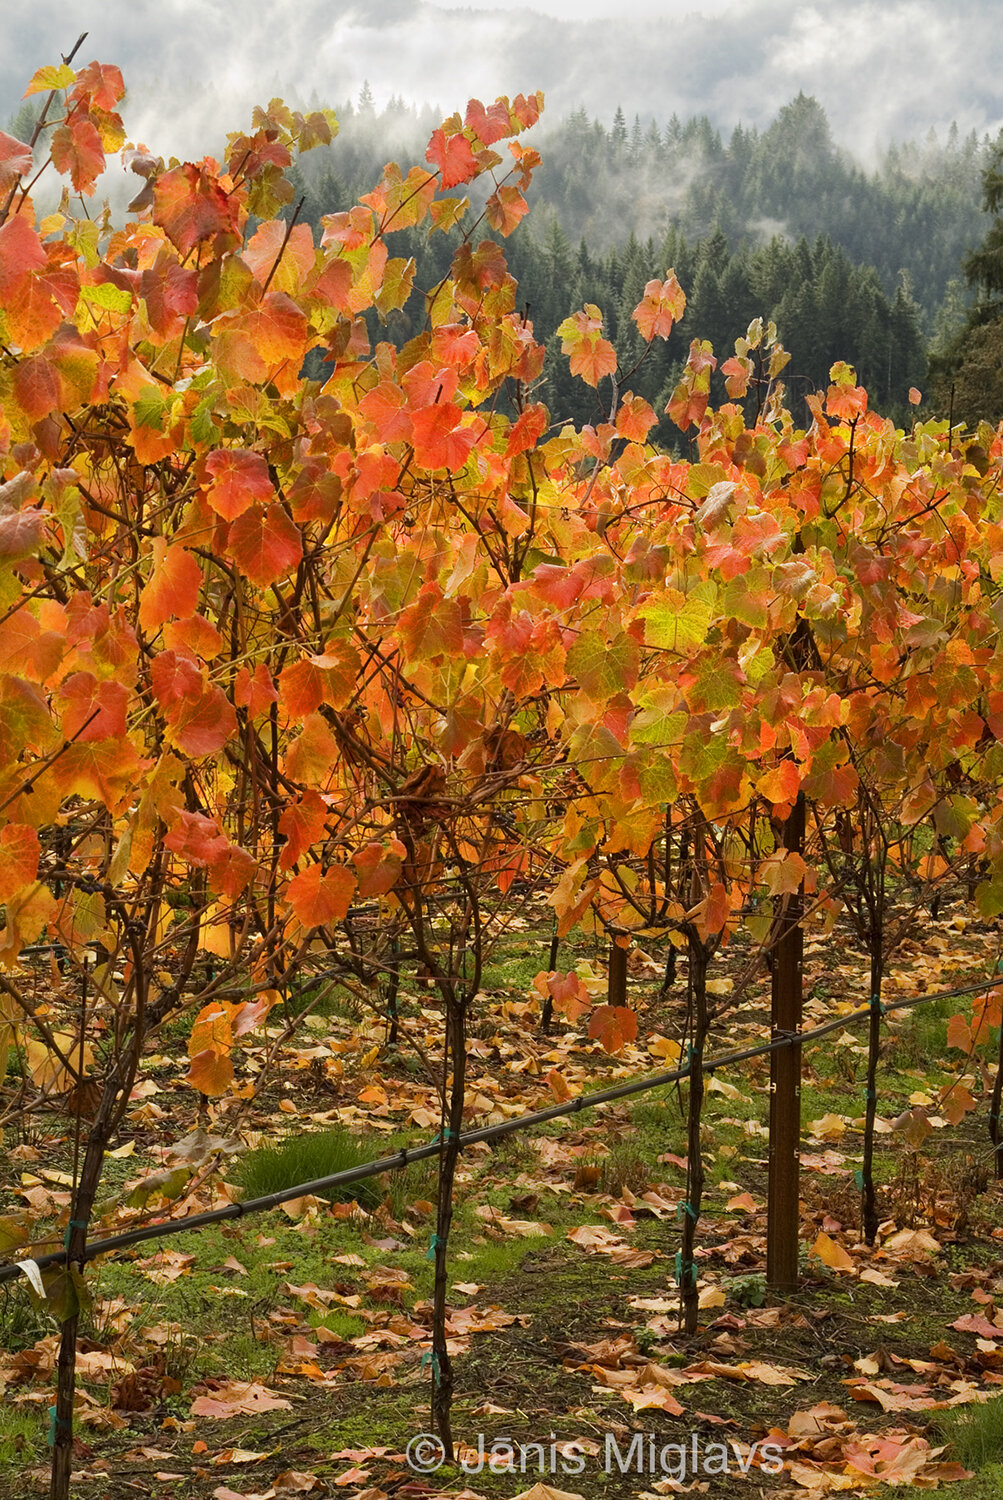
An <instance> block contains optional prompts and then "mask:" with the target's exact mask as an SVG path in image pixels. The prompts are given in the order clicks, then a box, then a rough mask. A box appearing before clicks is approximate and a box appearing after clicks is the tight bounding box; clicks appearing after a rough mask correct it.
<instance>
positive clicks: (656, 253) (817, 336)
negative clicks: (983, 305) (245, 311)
mask: <svg viewBox="0 0 1003 1500" xmlns="http://www.w3.org/2000/svg"><path fill="white" fill-rule="evenodd" d="M338 115H339V119H340V121H341V125H342V129H341V134H340V135H339V137H338V139H337V140H336V141H335V142H334V144H333V146H332V147H331V148H330V149H328V150H324V151H319V152H317V153H315V156H314V158H313V159H309V160H308V161H307V162H305V163H304V165H303V168H302V175H301V177H300V182H299V186H300V189H301V192H302V194H303V197H304V205H303V209H302V213H303V215H304V216H305V217H306V218H307V219H308V220H309V221H310V222H311V223H314V224H318V223H319V221H320V219H321V218H322V216H323V215H324V214H328V213H332V212H338V211H340V210H342V209H344V208H346V207H347V206H348V205H349V204H350V203H352V202H355V201H356V200H357V197H358V195H359V194H360V193H361V192H365V191H366V189H367V188H368V187H369V186H371V185H372V183H373V182H374V181H376V180H377V178H378V176H379V174H380V172H381V170H382V166H383V163H384V161H385V160H387V159H388V158H390V157H397V158H399V157H402V156H406V154H407V150H408V147H409V146H410V147H412V148H414V150H415V154H416V157H417V158H418V159H420V151H419V148H418V143H419V142H420V141H421V140H422V139H424V137H425V136H426V135H427V133H428V130H429V128H430V126H431V124H432V121H433V117H434V111H431V110H429V109H423V110H417V109H415V108H413V107H411V106H409V105H407V104H405V103H404V101H403V100H402V99H399V98H392V99H391V100H390V101H389V103H388V104H387V106H386V107H385V108H384V109H382V110H377V109H376V108H375V107H374V104H373V100H372V96H371V93H370V92H369V90H368V88H364V89H363V91H362V94H361V96H360V98H359V99H358V100H357V101H356V102H355V103H351V102H349V103H347V104H342V105H341V106H340V108H339V109H338ZM534 136H535V142H536V144H537V146H538V149H539V150H540V151H541V153H542V156H543V164H542V166H541V167H540V168H539V169H538V171H537V173H536V175H535V178H534V182H533V186H532V189H531V190H530V193H529V201H530V212H529V214H528V216H527V218H526V219H525V221H524V222H523V223H522V224H521V225H520V226H519V228H518V229H517V230H516V231H515V233H514V234H512V235H511V236H510V238H509V240H508V242H507V246H508V256H509V262H510V266H511V269H512V271H513V274H514V275H516V277H517V278H518V281H519V288H520V298H521V301H522V305H523V306H524V307H525V310H526V314H527V316H528V317H529V318H530V319H531V320H532V323H533V326H534V330H535V332H536V335H537V337H538V338H540V339H541V341H543V342H544V343H546V345H547V348H548V359H547V365H546V369H545V375H544V380H545V386H544V389H543V390H542V391H541V396H542V397H543V399H545V400H546V401H547V404H548V406H549V407H550V409H551V413H552V416H553V418H554V419H555V420H564V419H567V420H574V421H577V422H583V421H594V420H596V419H597V418H598V417H599V416H600V414H601V412H600V407H599V405H598V403H597V401H596V397H595V395H594V393H592V392H589V391H586V390H584V389H583V388H582V386H581V384H580V382H576V381H572V380H571V379H570V377H569V376H568V375H567V371H566V364H565V363H564V362H563V361H561V360H560V359H559V358H558V355H559V351H560V341H559V339H557V338H556V333H555V331H556V329H557V327H558V325H559V324H560V323H561V321H562V320H563V319H564V318H565V317H567V316H568V315H569V313H571V312H572V311H573V309H575V308H577V307H581V306H582V305H583V303H585V302H592V303H594V304H595V305H596V306H598V307H599V308H600V309H601V310H602V311H603V313H604V315H605V317H606V325H607V326H606V336H607V337H609V338H610V339H611V340H612V342H613V343H614V345H615V346H616V349H617V352H618V355H619V356H620V359H621V364H622V365H623V366H625V367H626V366H628V365H629V364H630V362H631V357H632V354H633V352H634V351H633V343H634V342H636V338H637V335H636V329H634V328H633V326H632V325H631V323H630V320H629V317H628V316H627V311H629V309H630V308H631V307H633V306H634V305H635V304H636V302H637V300H638V297H639V296H640V294H641V290H642V289H643V286H644V284H645V282H646V281H647V280H648V279H649V278H651V277H652V276H654V275H656V274H657V275H661V274H663V273H664V271H665V269H666V267H668V266H674V267H675V269H676V272H677V274H678V275H679V277H680V279H681V281H682V283H683V285H684V286H685V288H686V291H687V296H688V299H689V306H688V311H687V314H686V317H685V318H684V319H683V321H682V324H681V326H680V327H679V328H678V329H677V330H676V331H674V333H673V336H672V338H671V339H669V340H668V341H667V342H666V343H665V345H664V346H662V347H661V348H660V349H659V351H658V358H657V359H651V358H649V360H648V361H647V363H646V364H645V366H644V369H643V371H642V372H641V373H640V376H639V379H638V381H637V393H638V394H640V395H643V396H645V397H646V399H648V400H649V401H651V402H652V403H653V404H655V407H656V410H657V411H661V409H662V407H664V404H665V396H666V393H667V391H668V390H670V389H671V388H672V386H673V385H674V384H675V381H676V380H677V379H678V376H679V371H680V369H681V368H682V365H683V362H684V360H685V357H686V353H687V351H688V348H689V342H690V340H691V339H692V338H694V337H699V338H702V339H709V340H710V341H711V342H712V343H713V345H714V349H715V352H716V353H717V354H718V356H719V357H720V358H721V359H724V358H726V357H727V355H728V354H729V353H730V351H731V346H732V344H733V343H734V340H735V339H736V338H737V337H739V336H741V335H742V334H744V333H745V331H746V329H747V327H748V325H749V323H750V322H751V321H752V320H753V318H756V317H762V318H763V319H764V320H772V321H774V322H775V323H776V325H777V329H778V332H779V336H780V338H781V340H782V341H783V343H784V345H785V346H786V348H787V349H788V350H790V352H791V354H792V361H791V364H790V366H789V368H788V370H787V372H786V379H787V381H788V385H789V388H790V391H791V398H792V401H793V402H794V403H795V408H796V409H797V406H798V400H799V398H800V397H803V395H804V394H806V393H807V392H809V391H811V390H814V389H817V388H818V387H820V386H824V385H825V383H826V381H827V379H828V371H829V367H830V365H831V364H833V363H834V361H836V360H838V359H843V360H846V361H848V362H849V363H851V364H853V365H854V366H855V368H856V369H857V371H858V375H859V377H860V379H861V380H862V381H863V382H864V384H866V386H867V388H868V389H869V390H870V391H871V392H872V395H873V398H874V400H875V401H876V402H878V403H880V404H881V406H882V407H883V409H885V410H887V411H888V412H889V413H891V414H895V413H896V412H899V413H903V414H904V411H905V407H906V401H907V393H908V391H909V388H910V387H911V386H914V385H919V384H920V383H921V382H923V381H924V380H925V377H926V374H927V353H928V350H929V349H930V347H931V346H932V345H933V346H936V347H938V348H939V347H947V346H948V345H949V344H950V342H951V340H952V338H955V337H956V336H957V332H958V330H959V328H961V327H962V326H963V325H964V323H965V319H966V316H967V307H968V304H969V302H970V301H971V293H970V291H969V290H968V289H967V288H966V285H965V283H964V280H963V277H962V269H961V268H962V263H963V261H964V258H965V256H966V254H968V253H970V252H971V250H972V248H973V247H974V246H975V245H976V244H977V243H978V242H979V240H980V239H981V237H982V235H983V234H984V232H985V229H986V225H987V223H988V219H987V215H986V211H985V208H984V206H983V204H982V179H983V175H984V173H985V171H986V169H987V166H988V164H989V162H990V161H991V160H992V157H993V152H994V150H995V147H996V144H997V143H996V142H993V141H991V140H990V139H989V138H988V137H983V138H982V139H979V138H978V137H977V136H976V135H975V133H974V132H972V133H970V134H969V135H967V136H965V137H962V136H961V135H960V134H959V132H958V131H957V130H956V129H952V130H951V131H950V132H949V134H948V136H947V138H946V139H945V140H943V141H940V140H938V139H937V137H936V135H935V134H934V133H933V132H931V133H930V134H929V135H928V137H927V138H926V140H924V141H923V142H905V143H901V144H898V145H895V146H893V147H891V148H890V149H889V150H888V151H887V152H886V154H885V156H884V157H883V159H882V160H881V162H880V163H879V165H878V166H877V168H875V169H874V170H873V171H869V172H868V171H865V170H864V168H863V167H862V166H860V165H859V163H857V162H855V161H854V160H853V159H852V157H851V156H850V155H849V154H848V153H847V152H846V151H844V150H843V149H841V148H840V147H839V146H837V144H836V143H835V141H834V139H833V136H832V132H831V130H830V128H829V124H828V121H827V119H826V115H825V112H824V111H823V109H822V108H821V106H820V105H819V104H818V102H817V101H816V100H815V99H813V98H810V97H808V96H806V95H805V94H803V93H802V94H799V95H798V96H797V97H796V98H795V99H794V100H793V101H792V102H791V103H789V104H787V105H785V106H784V107H783V108H782V109H780V111H779V112H778V114H777V116H776V118H775V120H774V121H773V122H772V124H770V125H769V126H768V127H767V128H766V129H765V130H762V131H759V130H756V129H744V128H743V127H741V126H736V128H735V129H734V130H733V131H732V132H731V135H730V136H729V137H728V138H727V139H725V138H724V137H723V136H722V134H721V132H720V131H718V130H716V129H715V128H714V127H713V126H712V125H711V123H710V121H709V120H708V119H707V118H706V117H705V116H704V117H697V118H693V119H690V120H687V121H686V122H682V121H680V120H679V119H678V118H676V117H673V118H671V119H670V120H669V121H668V122H667V123H666V122H662V123H660V122H658V121H657V120H654V119H648V120H646V121H644V120H642V119H640V117H637V116H635V118H634V119H633V120H628V118H627V116H626V115H625V113H624V111H623V110H622V109H618V110H617V111H616V113H615V115H614V117H613V119H612V120H611V121H610V122H608V123H607V124H604V123H603V122H602V121H600V120H597V119H593V118H591V117H590V116H589V115H588V114H587V113H586V111H584V110H578V111H576V112H575V113H573V114H571V115H569V116H567V117H566V118H565V119H563V120H561V121H559V122H557V123H554V122H550V123H549V124H544V122H541V125H540V126H539V127H537V130H536V131H535V132H534ZM484 232H485V233H487V232H488V231H487V230H486V229H485V231H484ZM396 239H397V244H396V247H395V253H397V254H407V255H413V256H414V257H415V260H416V263H417V272H416V277H415V287H416V289H417V288H420V289H425V288H427V287H429V286H432V285H434V284H435V282H436V281H437V280H438V279H439V278H440V277H441V276H442V275H444V274H445V272H446V270H447V268H448V265H449V261H450V257H451V254H452V251H453V248H454V246H453V243H452V241H451V240H450V238H449V236H443V235H437V236H435V237H433V239H432V240H427V239H425V238H423V237H418V236H416V235H409V234H407V233H402V234H401V235H399V236H397V237H396ZM421 316H422V314H421V312H420V298H419V296H418V293H417V291H416V293H415V295H414V296H413V298H412V300H411V301H410V302H409V303H408V304H406V306H405V307H404V309H403V310H402V311H401V312H399V313H395V314H394V315H393V317H392V319H391V320H390V323H389V324H388V326H387V329H386V330H385V331H384V333H383V335H382V336H383V337H384V338H386V337H389V338H390V340H391V341H392V342H395V343H398V344H400V343H403V342H404V341H406V339H407V338H408V337H410V336H411V335H412V334H413V332H414V331H416V327H415V324H414V319H415V318H419V319H420V317H421ZM719 380H720V377H715V381H719ZM716 395H717V397H718V398H719V399H724V396H723V386H722V387H720V388H719V389H717V390H716ZM659 403H660V404H659ZM802 411H803V408H802ZM663 427H664V429H665V430H664V431H661V432H660V433H659V437H660V439H661V440H662V441H670V440H671V433H670V425H669V423H668V422H667V421H664V422H663Z"/></svg>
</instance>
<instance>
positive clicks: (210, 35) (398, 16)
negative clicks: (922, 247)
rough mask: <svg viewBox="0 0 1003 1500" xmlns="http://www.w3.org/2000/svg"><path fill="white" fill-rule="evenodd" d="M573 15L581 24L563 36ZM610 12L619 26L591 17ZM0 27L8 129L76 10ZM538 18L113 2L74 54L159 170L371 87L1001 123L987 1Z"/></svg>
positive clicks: (678, 108) (721, 120)
mask: <svg viewBox="0 0 1003 1500" xmlns="http://www.w3.org/2000/svg"><path fill="white" fill-rule="evenodd" d="M572 10H573V11H574V16H575V19H574V20H568V19H562V17H565V16H567V15H568V14H569V12H571V11H572ZM600 10H608V11H610V12H615V18H613V17H612V16H611V17H609V18H607V19H605V20H599V19H595V16H596V15H597V13H598V12H599V11H600ZM18 11H19V12H20V13H19V14H18V15H16V16H15V17H14V18H12V19H7V20H6V21H5V32H6V35H5V47H4V50H3V53H2V54H0V122H2V120H4V119H5V118H7V117H8V116H9V115H10V114H11V113H13V111H14V110H15V109H16V108H17V103H18V97H19V94H20V91H21V89H23V87H24V84H25V82H26V80H27V78H28V77H29V76H30V74H31V73H32V72H33V71H34V69H35V68H37V67H38V66H40V65H41V64H43V63H47V62H52V61H54V60H56V59H57V57H58V55H59V54H60V52H62V51H65V50H67V49H68V48H69V47H70V46H72V44H73V42H74V41H75V39H76V33H77V18H78V17H79V15H80V12H79V8H78V7H77V6H75V5H70V4H69V3H67V0H35V3H33V4H32V5H31V6H30V7H27V6H22V7H18ZM537 11H538V12H540V11H546V12H547V13H546V14H541V13H534V12H533V11H531V10H530V9H528V8H526V7H523V6H518V5H516V3H515V0H502V3H500V4H499V5H498V6H496V7H492V8H489V7H488V6H487V5H486V4H478V5H477V7H476V8H474V7H472V6H470V5H469V4H465V5H462V6H461V5H460V4H459V3H457V4H455V5H454V4H453V0H448V5H447V7H446V8H443V6H437V5H433V4H429V3H417V4H415V3H413V0H366V3H355V0H242V3H241V5H240V7H239V11H237V10H235V9H234V7H233V4H232V0H139V3H136V0H103V3H102V5H101V7H100V9H99V10H98V11H96V12H95V13H94V15H95V19H94V22H93V29H92V31H91V34H90V36H89V37H88V39H87V41H86V42H85V44H84V46H83V48H82V51H81V53H80V56H81V57H82V58H83V59H84V60H89V59H90V58H91V57H94V56H98V57H100V58H101V59H102V60H104V61H109V62H117V63H118V64H119V65H120V66H121V67H122V69H123V72H124V74H125V77H126V82H127V84H128V86H129V98H128V101H127V106H126V109H125V112H124V113H125V120H126V127H127V130H128V131H129V133H130V136H131V138H132V139H133V140H143V141H145V143H146V144H147V145H149V146H150V147H151V148H152V149H153V150H155V151H157V152H158V153H162V154H164V155H182V156H200V155H202V154H204V153H205V152H206V151H218V150H219V148H220V146H221V144H222V139H223V133H224V131H225V130H227V129H238V128H242V127H244V126H246V124H247V123H248V121H249V117H250V110H251V107H252V105H253V104H254V103H257V102H262V101H264V102H267V100H268V99H269V98H270V97H272V96H274V95H278V96H280V97H284V98H286V99H287V100H289V101H290V102H294V103H299V104H306V103H308V102H310V101H311V100H313V101H314V102H320V103H323V104H330V105H333V106H335V107H337V105H338V103H339V102H340V101H343V100H346V99H351V98H355V97H357V95H358V91H359V88H360V87H361V85H362V82H363V80H364V79H368V81H369V83H370V84H371V87H372V90H373V93H374V95H375V97H376V102H377V104H378V105H382V104H383V103H385V102H386V100H387V99H388V98H389V97H390V95H391V94H397V95H401V96H403V97H404V98H405V99H406V100H408V101H409V102H415V103H418V104H422V103H434V104H436V105H437V106H438V107H439V110H440V112H441V113H443V114H448V113H452V111H454V110H456V109H462V108H463V107H464V105H465V103H466V100H467V99H468V98H469V97H471V96H473V97H480V98H493V97H494V95H495V94H496V93H507V94H510V95H511V94H514V93H517V92H528V91H530V90H534V89H536V88H543V89H544V90H545V92H546V93H547V96H548V112H549V113H550V114H551V115H557V116H558V117H560V116H561V115H563V114H565V113H568V112H570V111H571V110H573V109H575V108H577V107H580V106H584V107H585V108H586V109H587V110H588V111H589V113H590V114H592V115H599V116H603V117H605V118H607V119H608V118H609V117H610V116H611V115H612V112H613V110H614V109H615V108H616V106H617V104H622V105H623V107H624V109H625V111H626V113H627V115H628V118H629V119H630V118H633V115H634V113H635V112H637V113H639V114H640V115H641V116H642V117H651V116H655V117H656V118H658V119H660V120H663V121H664V120H666V119H667V118H668V117H669V116H670V115H671V114H672V113H673V112H676V113H678V114H679V115H680V116H681V117H684V118H685V117H687V116H690V115H692V114H702V113H706V114H708V115H709V116H710V117H711V119H712V121H713V122H714V123H715V124H716V125H718V126H719V127H721V128H723V129H725V130H727V129H729V128H730V127H731V126H733V125H734V124H735V123H737V122H739V121H741V123H742V124H744V125H747V126H748V125H759V126H763V125H765V124H767V123H768V122H769V120H770V119H772V118H773V116H774V115H775V114H776V111H777V109H778V108H779V107H780V106H781V105H782V104H784V103H786V102H787V101H788V100H789V99H791V98H792V97H793V95H795V94H796V93H797V92H798V91H799V90H802V89H803V90H804V91H805V92H806V93H812V94H814V95H815V96H816V97H817V98H818V99H819V101H820V102H821V103H822V105H823V107H824V108H825V110H826V112H827V114H828V116H829V119H830V121H831V123H832V126H833V133H834V135H835V137H836V139H837V140H838V141H840V142H841V143H843V144H846V145H848V146H850V147H851V148H853V149H856V150H857V151H861V152H864V153H868V152H869V151H870V150H871V149H872V148H873V146H874V144H875V142H881V143H882V144H887V143H888V142H889V141H890V140H892V139H901V138H903V137H908V136H915V135H917V134H919V135H925V133H926V131H927V130H928V129H929V128H930V126H935V127H937V128H938V129H939V130H940V131H943V130H944V129H946V127H947V126H948V125H949V124H950V122H951V121H952V120H954V119H956V120H957V121H958V124H959V126H960V128H961V129H962V130H963V131H968V130H969V129H972V128H974V129H976V130H977V131H979V132H980V133H981V132H982V131H990V132H995V131H996V130H997V129H998V128H999V126H1000V123H1001V121H1003V98H1001V93H1000V88H999V85H998V83H997V80H998V79H999V78H1001V77H1003V33H1001V31H1000V28H999V27H998V25H997V24H996V21H997V16H996V13H995V12H996V6H995V5H994V4H993V3H992V0H957V3H956V5H955V6H954V7H952V9H951V12H950V14H948V13H947V11H946V10H945V9H944V7H943V6H942V5H941V4H939V3H938V0H888V3H881V4H878V3H876V0H843V3H842V4H841V5H840V6H838V7H833V6H831V5H830V4H828V3H826V4H823V3H822V0H800V3H796V0H739V3H737V4H733V5H730V6H729V5H728V4H727V0H711V3H710V4H708V3H707V0H703V3H702V4H701V5H700V8H699V12H698V13H697V12H696V11H695V10H694V8H693V6H692V5H691V4H690V3H689V0H660V3H658V4H652V3H651V0H616V3H614V0H587V4H585V5H583V4H582V0H540V3H539V6H538V7H537Z"/></svg>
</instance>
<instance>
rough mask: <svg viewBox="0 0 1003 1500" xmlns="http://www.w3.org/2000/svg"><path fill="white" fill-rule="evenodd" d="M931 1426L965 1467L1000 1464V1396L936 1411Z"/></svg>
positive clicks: (1002, 1452) (1002, 1433) (1002, 1446)
mask: <svg viewBox="0 0 1003 1500" xmlns="http://www.w3.org/2000/svg"><path fill="white" fill-rule="evenodd" d="M934 1425H935V1426H936V1427H937V1428H938V1430H939V1431H940V1434H941V1436H942V1438H943V1439H944V1441H945V1442H948V1443H950V1444H951V1448H952V1451H953V1454H954V1456H955V1457H956V1458H957V1459H958V1460H959V1461H960V1462H961V1463H963V1464H964V1466H965V1468H966V1469H984V1468H985V1467H986V1465H987V1464H994V1465H999V1464H1003V1396H999V1397H997V1398H996V1399H995V1400H994V1401H986V1402H984V1403H982V1404H980V1405H972V1406H957V1407H954V1408H953V1409H952V1410H951V1411H945V1412H938V1413H937V1416H936V1418H935V1422H934ZM995 1493H997V1494H998V1493H999V1491H998V1490H997V1491H996V1492H995Z"/></svg>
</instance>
